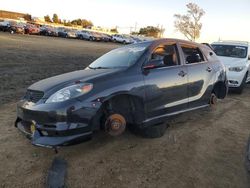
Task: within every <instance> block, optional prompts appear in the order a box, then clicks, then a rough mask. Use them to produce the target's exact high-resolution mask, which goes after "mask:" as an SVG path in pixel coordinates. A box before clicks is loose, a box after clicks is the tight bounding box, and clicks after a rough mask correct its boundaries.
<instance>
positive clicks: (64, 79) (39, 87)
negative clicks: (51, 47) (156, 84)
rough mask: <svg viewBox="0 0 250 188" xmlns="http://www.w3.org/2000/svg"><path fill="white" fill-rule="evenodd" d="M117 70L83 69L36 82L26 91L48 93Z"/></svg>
mask: <svg viewBox="0 0 250 188" xmlns="http://www.w3.org/2000/svg"><path fill="white" fill-rule="evenodd" d="M118 70H119V69H96V70H94V69H84V70H79V71H74V72H69V73H65V74H61V75H58V76H54V77H50V78H47V79H44V80H41V81H38V82H36V83H34V84H32V85H31V86H30V87H29V88H28V89H30V90H35V91H43V92H48V91H50V90H59V89H61V88H63V87H66V86H67V85H68V84H71V83H74V82H76V81H82V82H85V81H89V80H91V79H94V78H96V77H100V76H104V75H108V74H112V73H114V72H117V71H118Z"/></svg>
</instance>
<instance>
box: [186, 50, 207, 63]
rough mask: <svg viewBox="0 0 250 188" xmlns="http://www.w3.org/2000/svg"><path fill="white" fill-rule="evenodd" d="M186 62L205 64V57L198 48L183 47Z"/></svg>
mask: <svg viewBox="0 0 250 188" xmlns="http://www.w3.org/2000/svg"><path fill="white" fill-rule="evenodd" d="M181 48H182V51H183V53H184V57H185V60H186V64H193V63H200V62H203V61H204V60H205V59H204V56H203V54H202V52H201V51H200V49H199V48H198V47H193V46H181Z"/></svg>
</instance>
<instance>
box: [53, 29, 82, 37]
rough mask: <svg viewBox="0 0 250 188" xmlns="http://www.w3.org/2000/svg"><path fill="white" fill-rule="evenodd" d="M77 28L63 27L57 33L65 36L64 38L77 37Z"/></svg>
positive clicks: (59, 35)
mask: <svg viewBox="0 0 250 188" xmlns="http://www.w3.org/2000/svg"><path fill="white" fill-rule="evenodd" d="M76 33H77V30H75V29H62V30H59V31H58V33H57V35H58V37H64V38H76V36H77V34H76Z"/></svg>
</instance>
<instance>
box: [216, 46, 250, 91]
mask: <svg viewBox="0 0 250 188" xmlns="http://www.w3.org/2000/svg"><path fill="white" fill-rule="evenodd" d="M249 45H250V44H249V43H248V42H237V41H220V42H214V43H212V47H213V49H214V52H215V53H216V55H217V56H218V58H219V59H220V61H221V62H222V63H223V64H224V65H225V66H226V68H227V77H228V85H229V88H234V89H236V91H238V93H242V91H243V89H244V87H245V84H246V83H247V82H249V81H250V46H249Z"/></svg>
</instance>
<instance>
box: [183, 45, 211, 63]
mask: <svg viewBox="0 0 250 188" xmlns="http://www.w3.org/2000/svg"><path fill="white" fill-rule="evenodd" d="M179 45H180V49H181V51H182V54H183V58H184V65H197V64H204V63H208V59H207V57H206V56H205V55H204V52H203V51H202V50H201V48H200V47H199V46H198V45H195V44H187V43H179ZM182 46H186V47H187V48H188V47H190V48H198V49H199V50H200V52H201V54H202V56H203V59H204V60H203V61H201V62H196V63H187V61H186V59H185V53H184V51H183V50H182Z"/></svg>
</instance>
